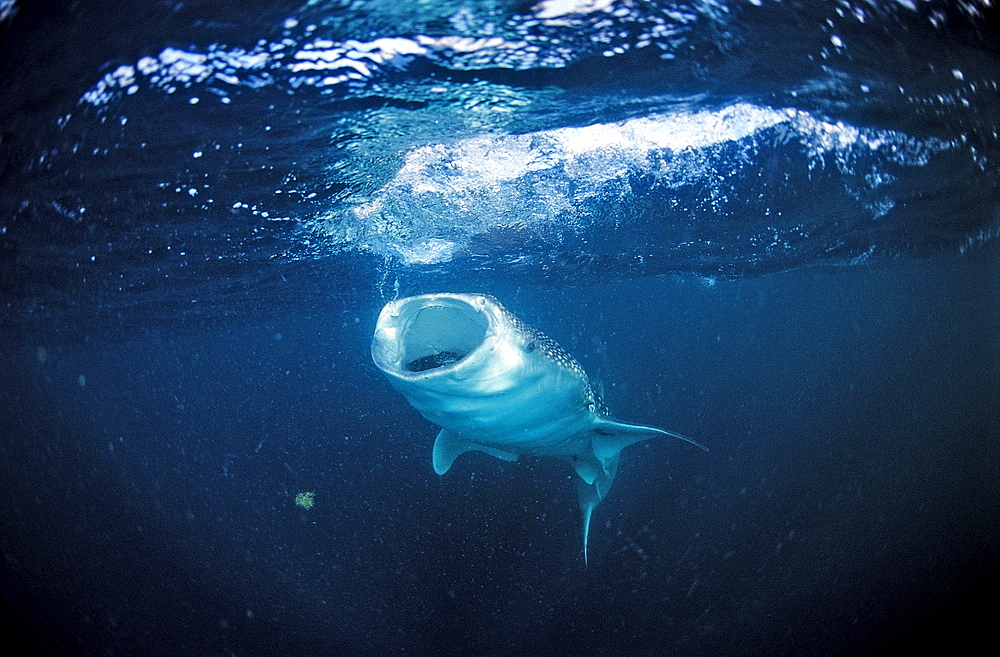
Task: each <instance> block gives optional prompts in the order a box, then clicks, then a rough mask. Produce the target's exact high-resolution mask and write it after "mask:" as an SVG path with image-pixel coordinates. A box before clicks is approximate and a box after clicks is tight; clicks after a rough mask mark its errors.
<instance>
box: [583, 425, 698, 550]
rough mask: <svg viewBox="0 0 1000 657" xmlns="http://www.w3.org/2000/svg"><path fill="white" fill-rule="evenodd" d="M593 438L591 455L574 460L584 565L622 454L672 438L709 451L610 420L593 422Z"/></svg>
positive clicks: (656, 431) (674, 435)
mask: <svg viewBox="0 0 1000 657" xmlns="http://www.w3.org/2000/svg"><path fill="white" fill-rule="evenodd" d="M593 434H594V435H593V436H592V437H591V439H590V444H591V453H590V454H584V455H580V456H577V457H575V458H573V459H572V464H573V467H574V468H575V469H576V473H577V474H578V475H579V476H580V479H579V480H578V481H577V486H576V489H577V495H578V497H579V499H580V511H581V512H582V513H583V561H584V564H586V563H587V542H588V539H589V537H590V517H591V515H593V513H594V509H595V508H596V507H597V505H598V504H600V503H601V500H603V499H604V496H605V495H607V494H608V490H609V489H610V488H611V483H612V482H613V481H614V478H615V473H616V472H617V471H618V460H619V457H620V456H621V451H622V450H623V449H625V448H626V447H628V446H629V445H632V444H635V443H638V442H641V441H643V440H648V439H650V438H657V437H659V436H670V437H671V438H678V439H680V440H683V441H685V442H689V443H691V444H692V445H695V446H696V447H700V448H701V449H703V450H705V451H706V452H707V451H708V448H707V447H705V446H704V445H702V444H701V443H699V442H696V441H694V440H691V439H690V438H688V437H686V436H682V435H680V434H678V433H673V432H671V431H664V430H663V429H657V428H655V427H646V426H642V425H639V424H628V423H626V422H619V421H618V420H612V419H611V418H603V417H602V418H597V419H595V420H594V427H593Z"/></svg>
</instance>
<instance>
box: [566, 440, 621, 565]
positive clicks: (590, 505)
mask: <svg viewBox="0 0 1000 657" xmlns="http://www.w3.org/2000/svg"><path fill="white" fill-rule="evenodd" d="M618 457H619V455H618V454H615V456H613V457H612V458H611V459H609V460H608V461H607V462H605V463H604V464H603V466H604V467H603V471H602V472H601V473H600V474H599V475H598V476H597V478H596V479H594V481H593V482H592V483H589V484H588V483H587V482H586V480H584V479H578V480H577V482H576V492H577V497H579V499H580V511H581V512H582V513H583V564H584V565H585V566H586V565H588V561H587V544H588V542H589V539H590V516H591V515H592V514H593V513H594V509H595V508H597V505H598V504H600V503H601V500H603V499H604V496H605V495H607V494H608V491H609V490H610V489H611V482H613V481H614V480H615V473H616V472H618Z"/></svg>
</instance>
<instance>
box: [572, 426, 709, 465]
mask: <svg viewBox="0 0 1000 657" xmlns="http://www.w3.org/2000/svg"><path fill="white" fill-rule="evenodd" d="M658 436H670V437H671V438H677V439H679V440H683V441H685V442H689V443H691V444H692V445H694V446H695V447H700V448H701V449H703V450H705V451H706V452H707V451H708V448H707V447H705V446H704V445H702V444H701V443H699V442H697V441H694V440H691V439H690V438H688V437H687V436H682V435H680V434H679V433H673V432H672V431H664V430H663V429H657V428H656V427H644V426H642V425H640V424H628V423H626V422H619V421H618V420H612V419H611V418H604V417H602V418H597V419H596V420H594V427H593V436H592V437H591V440H590V442H591V444H592V445H593V447H594V455H595V456H597V458H598V459H600V460H601V461H604V460H606V459H609V458H611V457H613V456H615V455H616V454H618V453H619V452H621V451H622V450H623V449H625V448H626V447H628V446H629V445H632V444H635V443H638V442H641V441H643V440H648V439H650V438H656V437H658Z"/></svg>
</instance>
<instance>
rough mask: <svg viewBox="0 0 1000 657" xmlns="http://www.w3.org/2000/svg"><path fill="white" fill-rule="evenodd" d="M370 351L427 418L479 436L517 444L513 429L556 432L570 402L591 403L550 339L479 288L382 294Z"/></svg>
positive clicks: (575, 369)
mask: <svg viewBox="0 0 1000 657" xmlns="http://www.w3.org/2000/svg"><path fill="white" fill-rule="evenodd" d="M372 358H373V360H374V361H375V364H376V365H378V367H379V368H380V369H381V370H382V371H383V372H384V373H385V374H386V376H387V377H388V378H389V381H390V382H391V383H392V385H393V386H394V387H395V388H396V389H397V390H399V391H400V392H401V393H403V395H404V396H405V397H406V398H407V400H408V401H409V402H410V404H412V405H413V406H414V408H416V409H417V410H418V411H420V413H421V414H422V415H423V416H424V417H426V418H427V419H428V420H430V421H431V422H434V423H435V424H437V425H439V426H441V427H443V428H446V429H450V430H452V431H455V432H458V433H461V434H463V435H467V436H470V435H477V436H478V437H479V438H480V439H482V440H489V439H492V440H497V441H498V442H499V441H501V440H503V441H508V442H510V441H517V440H518V439H520V438H521V437H523V436H524V431H522V430H521V429H519V427H521V426H522V425H529V424H530V425H531V426H532V427H533V432H534V431H537V432H541V431H556V428H555V427H551V426H550V425H551V423H552V422H556V423H557V424H561V423H564V422H565V419H564V418H565V417H566V415H567V413H559V412H552V406H551V402H552V401H553V399H552V397H553V395H555V396H557V397H558V398H559V399H560V400H564V401H563V402H562V403H564V404H565V405H566V406H568V407H570V408H571V409H573V410H575V409H581V410H583V409H585V408H586V406H587V404H590V403H592V402H593V399H592V392H591V389H590V385H589V384H588V382H587V376H586V374H585V373H584V372H583V369H582V368H581V367H580V366H579V364H577V362H576V361H575V360H573V358H572V357H571V356H570V355H569V354H567V353H566V352H564V351H563V350H562V349H560V348H559V346H558V345H557V344H556V343H555V342H553V341H552V340H551V339H549V338H548V337H546V336H545V334H543V333H541V332H540V331H536V330H534V329H532V328H531V327H530V326H528V325H526V324H524V323H523V322H521V321H520V320H518V319H517V318H516V317H515V316H514V315H512V314H510V313H509V312H507V310H506V309H504V307H503V306H502V305H500V303H499V302H498V301H497V300H496V299H494V298H493V297H491V296H489V295H486V294H455V293H442V294H424V295H420V296H415V297H406V298H403V299H397V300H395V301H391V302H389V303H388V304H386V306H385V307H384V308H383V309H382V312H381V313H380V314H379V318H378V322H377V324H376V326H375V335H374V337H373V338H372Z"/></svg>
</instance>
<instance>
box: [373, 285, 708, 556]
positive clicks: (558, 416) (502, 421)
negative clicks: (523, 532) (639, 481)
mask: <svg viewBox="0 0 1000 657" xmlns="http://www.w3.org/2000/svg"><path fill="white" fill-rule="evenodd" d="M372 358H373V359H374V361H375V364H376V365H378V367H379V368H380V369H381V370H382V371H383V372H384V373H385V374H386V376H387V377H388V378H389V381H390V382H391V383H392V385H393V386H394V387H395V388H396V389H397V390H399V392H401V393H402V394H403V396H404V397H406V399H407V400H408V401H409V402H410V404H412V405H413V407H414V408H416V409H417V410H418V411H419V412H420V414H421V415H423V416H424V417H425V418H427V419H428V420H430V421H431V422H433V423H434V424H436V425H438V426H440V427H441V432H440V433H439V434H438V437H437V440H436V441H435V442H434V451H433V463H434V470H435V472H437V473H438V474H440V475H443V474H444V473H446V472H447V471H448V469H449V468H451V465H452V463H453V462H454V461H455V459H456V457H458V456H459V455H460V454H462V453H464V452H468V451H472V450H477V451H481V452H485V453H487V454H490V455H492V456H495V457H497V458H501V459H504V460H506V461H514V460H516V459H517V458H518V456H520V455H522V454H523V455H531V456H558V457H562V458H564V459H566V460H567V461H568V462H569V463H570V464H571V465H572V466H573V468H574V469H575V470H576V473H577V474H578V475H579V476H580V479H579V481H578V482H577V488H578V491H579V497H580V508H581V510H582V511H583V551H584V559H586V556H587V539H588V535H589V530H590V517H591V514H592V513H593V510H594V508H595V507H596V506H597V505H598V504H599V503H600V501H601V500H602V499H604V497H605V495H607V493H608V489H609V488H610V487H611V482H612V481H613V480H614V477H615V472H616V471H617V469H618V459H619V456H620V453H621V450H622V449H624V448H625V447H627V446H628V445H631V444H633V443H636V442H639V441H641V440H646V439H647V438H653V437H656V436H672V437H674V438H679V439H681V440H685V441H687V442H690V443H693V444H695V445H698V447H701V448H702V449H705V448H704V447H703V446H701V445H699V444H698V443H696V442H694V441H693V440H691V439H689V438H685V437H684V436H681V435H679V434H675V433H671V432H669V431H663V430H662V429H656V428H653V427H646V426H641V425H636V424H628V423H625V422H620V421H618V420H615V419H612V418H610V417H608V416H607V415H606V414H605V413H604V412H603V408H602V404H601V401H600V399H598V397H597V395H596V394H595V393H594V390H593V388H592V387H591V385H590V382H589V381H588V379H587V375H586V373H585V372H584V371H583V368H582V367H580V365H579V364H578V363H577V362H576V360H574V359H573V357H572V356H570V355H569V354H568V353H566V352H565V351H563V349H562V348H561V347H559V345H557V344H556V343H555V342H554V341H553V340H552V339H550V338H549V337H547V336H546V335H544V334H543V333H541V332H539V331H536V330H535V329H533V328H531V327H530V326H527V325H526V324H524V323H523V322H521V321H520V320H518V319H517V318H516V317H514V316H513V315H512V314H510V313H509V312H507V310H506V309H505V308H504V307H503V306H501V305H500V303H499V302H498V301H497V300H496V299H494V298H493V297H490V296H487V295H484V294H450V293H445V294H426V295H421V296H416V297H407V298H404V299H397V300H395V301H391V302H389V303H388V304H386V306H385V308H383V309H382V312H381V313H380V314H379V318H378V323H377V325H376V328H375V336H374V338H373V339H372Z"/></svg>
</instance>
